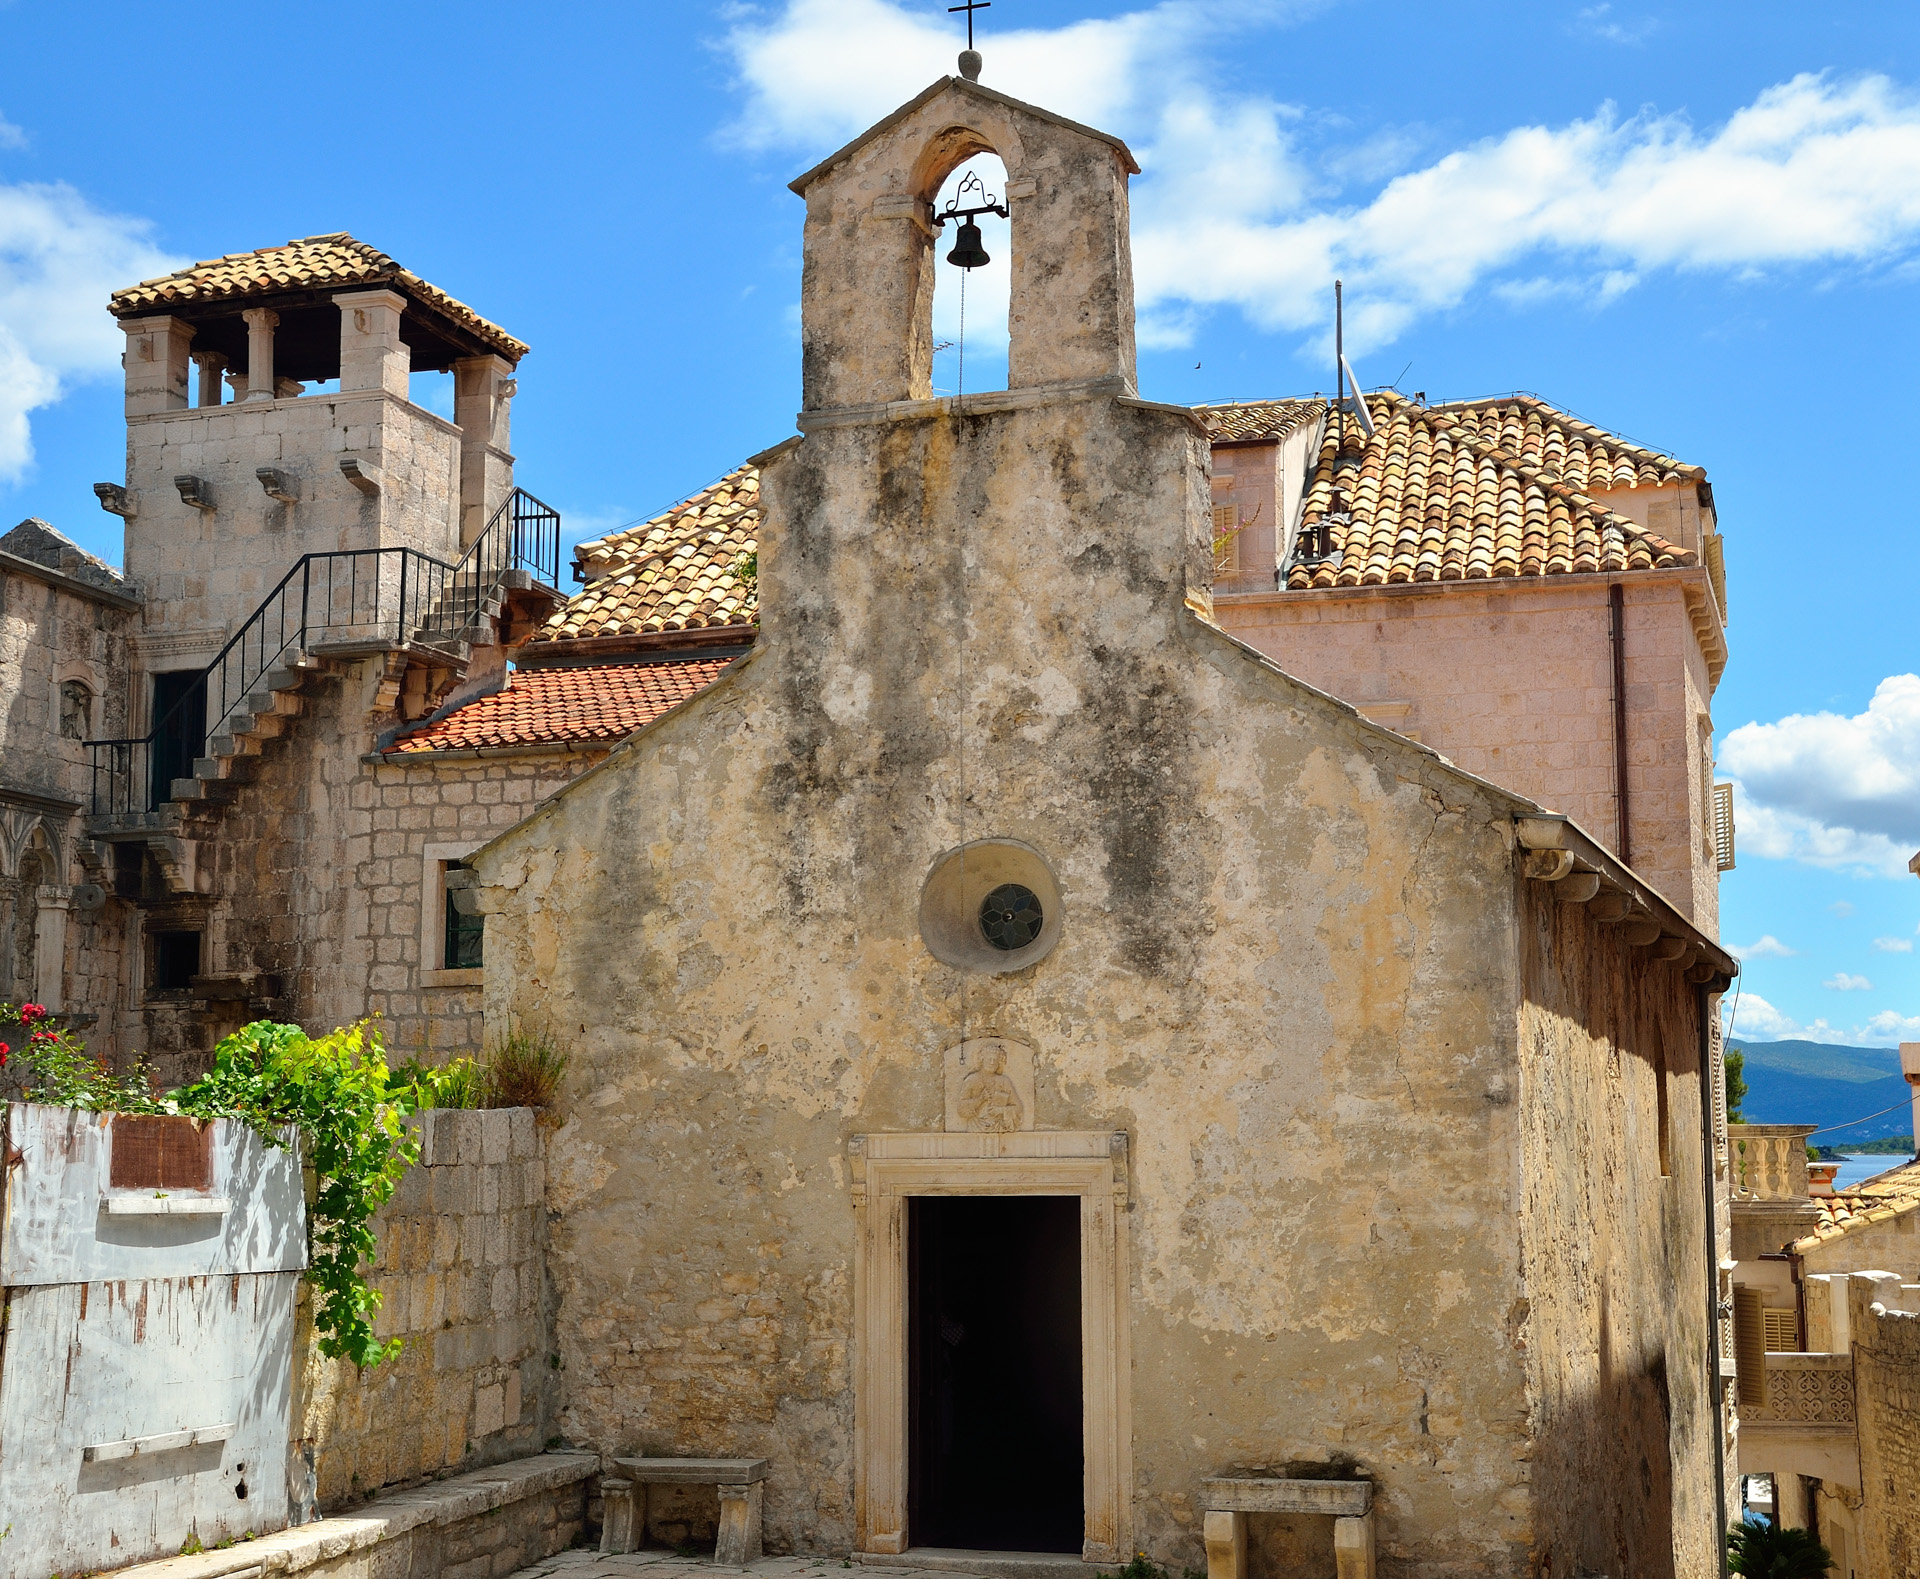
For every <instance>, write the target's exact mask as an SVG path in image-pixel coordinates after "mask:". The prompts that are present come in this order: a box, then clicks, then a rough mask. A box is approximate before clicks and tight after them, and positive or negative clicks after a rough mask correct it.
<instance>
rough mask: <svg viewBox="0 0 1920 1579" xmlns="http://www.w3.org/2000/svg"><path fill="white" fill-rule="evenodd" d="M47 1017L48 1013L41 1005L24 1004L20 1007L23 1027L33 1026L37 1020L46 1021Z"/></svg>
mask: <svg viewBox="0 0 1920 1579" xmlns="http://www.w3.org/2000/svg"><path fill="white" fill-rule="evenodd" d="M46 1017H47V1011H46V1009H45V1008H44V1007H42V1006H41V1005H40V1004H37V1003H23V1004H21V1005H20V1023H21V1024H22V1025H31V1024H33V1022H34V1021H35V1020H44V1019H45V1018H46Z"/></svg>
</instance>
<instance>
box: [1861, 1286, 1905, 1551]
mask: <svg viewBox="0 0 1920 1579" xmlns="http://www.w3.org/2000/svg"><path fill="white" fill-rule="evenodd" d="M1876 1285H1877V1290H1876ZM1889 1285H1892V1287H1891V1289H1889ZM1897 1290H1898V1279H1895V1278H1880V1279H1872V1278H1868V1277H1856V1278H1852V1279H1849V1294H1850V1298H1851V1306H1852V1309H1851V1311H1850V1313H1849V1314H1850V1318H1851V1325H1852V1332H1853V1385H1854V1409H1855V1413H1856V1418H1857V1420H1858V1422H1859V1433H1860V1489H1861V1491H1862V1493H1863V1494H1864V1496H1865V1504H1864V1507H1863V1509H1862V1515H1863V1523H1864V1525H1865V1528H1864V1530H1863V1531H1862V1534H1863V1536H1864V1539H1863V1541H1862V1543H1861V1544H1862V1547H1863V1550H1862V1551H1861V1554H1860V1555H1861V1559H1862V1560H1861V1564H1860V1571H1861V1572H1862V1573H1868V1574H1886V1575H1888V1576H1889V1579H1892V1576H1896V1575H1900V1576H1909V1575H1913V1574H1920V1315H1914V1314H1911V1313H1909V1312H1906V1311H1899V1310H1889V1309H1888V1308H1887V1307H1886V1305H1885V1304H1884V1303H1882V1302H1879V1301H1876V1298H1875V1295H1876V1291H1877V1292H1878V1293H1879V1294H1880V1296H1881V1299H1882V1300H1884V1298H1885V1295H1886V1294H1887V1293H1888V1292H1897Z"/></svg>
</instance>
